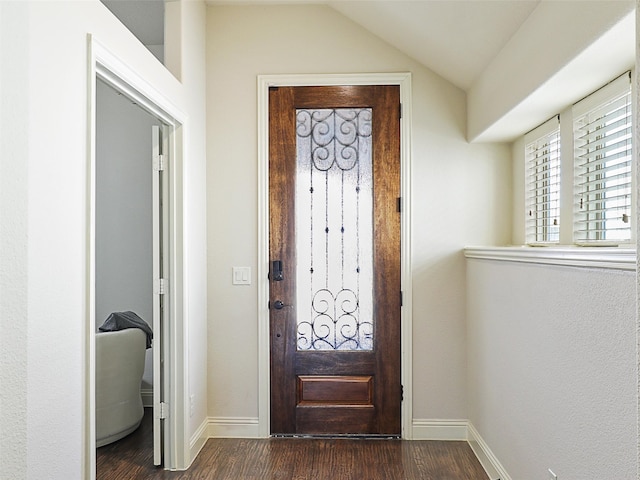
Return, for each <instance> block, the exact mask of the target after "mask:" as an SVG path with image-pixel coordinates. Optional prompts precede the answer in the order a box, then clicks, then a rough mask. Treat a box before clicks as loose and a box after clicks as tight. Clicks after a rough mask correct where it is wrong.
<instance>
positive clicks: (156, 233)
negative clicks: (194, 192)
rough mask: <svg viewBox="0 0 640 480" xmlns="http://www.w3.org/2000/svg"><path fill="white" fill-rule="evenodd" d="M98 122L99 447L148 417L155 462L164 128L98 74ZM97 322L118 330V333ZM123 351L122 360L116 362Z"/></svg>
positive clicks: (158, 449)
mask: <svg viewBox="0 0 640 480" xmlns="http://www.w3.org/2000/svg"><path fill="white" fill-rule="evenodd" d="M95 121H96V144H95V148H96V155H95V159H96V165H95V166H96V168H95V199H96V200H95V232H96V233H95V334H96V359H95V368H96V374H95V377H96V440H97V445H98V446H102V445H103V444H105V443H106V444H113V443H114V442H120V443H121V442H122V441H123V440H122V437H125V436H127V435H129V434H131V433H132V432H133V431H134V430H137V428H138V427H139V425H140V423H141V422H142V421H143V417H150V419H149V418H147V419H146V420H145V423H146V424H150V425H151V428H146V429H145V430H144V431H145V432H148V434H149V435H151V438H150V439H148V440H149V441H148V442H147V441H146V440H147V439H144V441H143V442H142V443H141V446H142V445H147V444H150V445H153V450H154V455H153V462H154V464H156V465H161V464H162V462H163V445H162V444H163V441H162V440H163V435H162V419H161V416H162V412H158V404H159V403H161V402H162V397H163V395H162V393H163V375H162V357H163V355H162V353H163V352H162V350H163V335H162V318H163V307H164V302H163V297H164V295H163V294H164V292H162V291H160V290H159V288H158V287H159V286H158V284H157V283H158V282H157V279H159V278H162V271H163V267H164V259H163V254H162V247H163V244H164V243H165V242H163V238H164V237H166V232H165V231H164V230H165V229H166V226H167V224H168V223H167V222H163V207H162V193H163V190H164V188H163V181H162V180H163V178H162V175H163V171H162V169H161V168H160V165H159V162H158V161H157V159H158V158H160V157H159V156H160V155H161V153H162V151H163V150H167V148H166V147H164V146H163V143H165V142H163V135H162V132H163V131H165V130H166V126H165V125H164V124H163V123H162V120H161V119H159V118H157V117H156V116H154V115H153V114H152V113H150V112H149V111H147V110H145V109H143V108H141V107H140V106H139V105H138V104H137V103H136V102H135V101H133V100H132V99H131V98H129V97H127V96H125V95H124V94H123V93H121V92H119V91H117V90H116V89H115V88H114V87H112V86H110V85H108V84H107V83H106V82H104V81H102V80H97V82H96V119H95ZM165 139H166V135H165ZM163 147H164V148H163ZM138 327H142V328H144V331H145V333H147V334H148V338H147V339H146V345H145V346H146V351H144V353H143V352H142V351H136V352H132V351H131V350H132V349H141V348H142V346H141V342H139V343H137V344H135V345H134V344H131V345H129V344H127V343H126V342H129V341H130V340H128V339H126V338H125V337H124V336H123V335H130V334H131V332H132V331H133V330H134V329H137V328H138ZM100 328H102V329H109V330H118V331H119V332H121V333H118V334H117V335H120V336H121V339H118V340H113V338H115V336H116V335H114V332H108V333H102V332H99V329H100ZM124 330H128V332H124ZM124 345H127V346H124ZM123 348H124V349H125V350H124V351H123V350H122V349H123ZM124 355H127V360H126V362H123V363H122V364H120V363H119V358H122V357H123V356H124ZM118 369H121V370H122V372H118V371H117V370H118ZM140 374H141V378H137V377H136V376H140ZM136 383H137V384H138V387H137V388H138V391H134V390H135V388H136V385H135V384H136ZM141 407H142V408H141ZM138 435H139V433H138ZM110 448H111V449H113V448H114V446H113V445H111V446H110ZM102 451H105V448H103V449H102ZM99 452H100V450H98V454H99ZM98 473H99V474H100V473H102V472H98ZM100 476H101V475H98V477H99V478H100Z"/></svg>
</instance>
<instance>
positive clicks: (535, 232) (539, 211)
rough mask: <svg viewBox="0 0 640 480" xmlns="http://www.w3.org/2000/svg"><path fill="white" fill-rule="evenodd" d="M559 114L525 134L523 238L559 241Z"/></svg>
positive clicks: (536, 242)
mask: <svg viewBox="0 0 640 480" xmlns="http://www.w3.org/2000/svg"><path fill="white" fill-rule="evenodd" d="M559 121H560V118H559V117H554V118H552V119H551V120H549V121H548V122H545V123H544V124H542V125H540V126H539V127H538V128H536V129H534V130H532V131H531V132H529V133H528V134H527V135H525V149H526V187H525V192H526V193H525V195H526V209H527V215H526V241H527V243H528V244H546V243H558V242H559V241H560V123H559Z"/></svg>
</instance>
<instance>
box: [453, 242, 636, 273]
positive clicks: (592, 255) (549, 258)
mask: <svg viewBox="0 0 640 480" xmlns="http://www.w3.org/2000/svg"><path fill="white" fill-rule="evenodd" d="M464 255H465V257H467V258H476V259H481V260H498V261H504V262H519V263H534V264H540V265H563V266H568V267H583V268H604V269H610V270H627V271H635V270H636V249H635V248H627V247H625V248H621V247H570V246H567V247H529V246H514V247H466V248H465V249H464Z"/></svg>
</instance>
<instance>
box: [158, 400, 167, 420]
mask: <svg viewBox="0 0 640 480" xmlns="http://www.w3.org/2000/svg"><path fill="white" fill-rule="evenodd" d="M159 410H160V411H159V412H158V418H159V419H160V420H165V419H166V418H167V417H168V416H169V405H168V404H167V403H166V402H160V408H159Z"/></svg>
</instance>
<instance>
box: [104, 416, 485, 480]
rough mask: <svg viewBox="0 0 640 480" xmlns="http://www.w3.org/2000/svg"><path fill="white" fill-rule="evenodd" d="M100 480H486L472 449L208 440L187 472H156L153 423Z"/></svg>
mask: <svg viewBox="0 0 640 480" xmlns="http://www.w3.org/2000/svg"><path fill="white" fill-rule="evenodd" d="M96 463H97V473H98V474H97V479H98V480H130V479H136V480H137V479H159V480H164V479H180V480H265V479H271V480H324V479H331V480H418V479H421V480H487V479H488V477H487V475H486V474H485V472H484V470H483V469H482V467H481V466H480V463H479V462H478V460H477V459H476V457H475V456H474V454H473V452H472V451H471V448H470V447H469V445H468V444H467V443H466V442H434V441H402V440H355V439H354V440H351V439H295V438H271V439H260V440H256V439H209V440H208V441H207V443H206V445H205V446H204V448H203V449H202V451H201V452H200V454H199V455H198V457H197V458H196V459H195V461H194V463H193V465H192V466H191V468H189V470H187V471H185V472H168V471H165V470H163V469H159V468H155V467H154V466H153V449H152V443H151V422H150V415H148V414H145V420H143V423H142V425H141V427H140V428H139V429H138V430H137V431H136V432H135V433H133V434H132V435H129V436H128V437H126V438H124V439H122V440H120V441H119V442H116V443H113V444H111V445H107V446H105V447H102V448H99V449H98V450H97V462H96Z"/></svg>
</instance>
